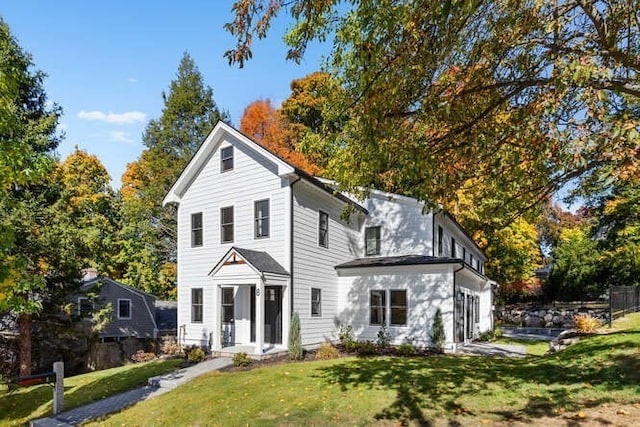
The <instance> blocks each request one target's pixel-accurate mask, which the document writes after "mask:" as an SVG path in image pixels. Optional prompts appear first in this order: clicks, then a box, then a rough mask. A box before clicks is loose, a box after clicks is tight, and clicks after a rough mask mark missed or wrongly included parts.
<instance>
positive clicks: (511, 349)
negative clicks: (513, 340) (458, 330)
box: [456, 342, 527, 357]
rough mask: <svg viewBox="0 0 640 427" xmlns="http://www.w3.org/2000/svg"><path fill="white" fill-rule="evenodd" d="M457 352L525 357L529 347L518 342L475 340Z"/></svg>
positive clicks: (474, 354)
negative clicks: (505, 342) (500, 342)
mask: <svg viewBox="0 0 640 427" xmlns="http://www.w3.org/2000/svg"><path fill="white" fill-rule="evenodd" d="M456 353H457V354H462V355H469V356H501V357H524V356H526V355H527V348H526V347H525V346H523V345H517V344H493V343H485V342H473V343H470V344H465V346H464V347H461V348H459V349H458V350H457V351H456Z"/></svg>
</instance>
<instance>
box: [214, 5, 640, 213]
mask: <svg viewBox="0 0 640 427" xmlns="http://www.w3.org/2000/svg"><path fill="white" fill-rule="evenodd" d="M284 5H285V2H284V1H282V0H277V1H266V0H249V1H238V2H236V3H235V4H234V6H233V11H234V13H235V19H234V20H233V22H230V23H229V24H228V25H227V29H228V30H229V31H230V33H231V34H232V35H233V36H235V37H236V38H237V44H236V46H235V48H233V49H231V50H229V51H228V52H227V53H226V56H227V58H228V59H229V61H230V62H231V63H237V64H239V65H240V66H242V65H243V64H244V62H245V61H246V60H248V59H249V58H250V57H251V41H252V38H253V37H254V36H257V37H265V36H266V35H267V32H268V30H269V27H270V24H271V21H272V19H273V18H274V17H275V16H276V15H277V14H278V13H281V12H283V11H284V10H287V11H288V12H289V13H290V15H291V19H292V20H293V24H292V26H291V27H290V30H289V31H288V33H287V34H286V36H285V40H286V41H287V42H288V44H289V45H290V50H289V52H288V58H290V59H293V60H295V61H299V60H300V59H301V58H302V57H303V55H304V51H305V48H306V46H307V45H308V43H309V42H311V41H312V40H324V39H326V38H328V37H333V50H332V53H331V56H330V58H329V60H328V70H329V71H330V72H331V74H332V75H334V76H335V77H336V78H337V79H338V81H339V82H340V86H341V88H342V89H343V91H338V92H335V93H334V96H332V97H331V102H329V105H331V106H332V108H331V111H328V112H326V114H327V117H328V118H344V117H346V118H347V119H348V120H347V122H346V123H345V125H344V126H343V127H342V128H341V130H340V132H338V133H337V134H335V135H328V137H330V138H331V139H332V140H333V141H337V142H334V145H336V146H338V147H340V150H338V151H337V152H336V153H335V156H334V158H333V159H332V162H331V164H330V165H329V168H330V169H331V170H332V171H333V172H334V176H335V178H337V180H338V181H339V182H340V183H341V184H342V185H343V187H344V188H347V189H353V188H367V187H369V186H371V185H374V186H378V187H380V186H383V187H384V186H386V187H387V188H389V189H393V190H395V191H399V192H403V193H408V194H409V195H413V196H415V197H419V198H422V199H426V200H427V201H430V202H431V203H436V202H445V201H447V200H451V199H452V198H455V194H456V191H457V190H459V189H460V188H462V187H463V186H464V185H465V184H466V183H468V182H469V181H470V180H471V181H473V180H484V179H486V178H487V177H489V179H486V181H488V182H490V183H491V189H493V188H495V189H497V190H499V191H500V194H502V197H499V198H497V200H498V201H502V204H501V203H498V204H497V206H496V209H497V211H496V214H499V216H503V213H502V210H503V204H504V205H505V208H504V210H506V214H504V216H505V217H508V218H510V220H513V219H514V218H516V217H517V215H515V216H514V215H513V212H518V211H525V210H527V209H529V208H530V207H531V206H535V204H536V203H537V202H538V201H540V200H544V199H546V198H547V197H548V195H549V194H552V193H553V192H555V191H556V190H557V189H558V188H560V186H562V185H563V184H564V183H566V182H568V181H570V180H572V179H574V178H585V177H590V176H596V177H598V178H597V179H604V178H605V177H607V176H613V177H619V178H621V179H627V178H629V177H631V176H634V175H637V174H638V166H639V165H638V162H639V160H638V159H640V156H638V155H637V154H638V150H639V136H638V130H639V128H638V125H639V119H640V117H639V114H638V109H635V108H633V105H634V102H635V101H636V100H637V99H638V98H639V97H640V84H639V81H638V71H640V55H639V53H640V43H639V41H640V40H639V39H640V28H639V27H640V21H638V19H635V17H637V16H638V14H639V12H640V10H639V5H638V3H637V2H629V1H626V0H615V1H606V2H605V1H601V0H596V1H584V0H567V1H559V2H551V1H522V2H510V1H495V2H480V1H473V0H460V1H445V2H415V1H408V0H407V1H394V2H390V1H386V0H379V1H370V2H364V1H354V2H352V3H350V4H349V5H344V4H343V3H341V2H335V1H329V2H326V1H302V0H296V1H293V2H289V3H286V5H287V8H286V9H284V8H283V7H282V6H284ZM354 158H355V159H358V161H359V165H358V168H354V167H349V166H350V165H351V162H352V159H354ZM478 164H481V165H482V167H480V168H479V167H478V166H477V165H478ZM351 166H352V165H351Z"/></svg>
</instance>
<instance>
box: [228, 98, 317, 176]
mask: <svg viewBox="0 0 640 427" xmlns="http://www.w3.org/2000/svg"><path fill="white" fill-rule="evenodd" d="M240 131H241V132H242V133H244V134H245V135H247V136H249V137H250V138H252V139H254V140H255V141H256V142H257V143H259V144H260V145H262V146H263V147H265V148H266V149H267V150H269V151H271V152H272V153H273V154H275V155H277V156H278V157H280V158H281V159H283V160H285V161H286V162H288V163H291V164H292V165H294V166H296V167H298V168H300V169H302V170H303V171H305V172H307V173H308V174H311V175H316V174H317V173H318V172H319V171H320V168H319V167H318V166H317V165H315V164H313V163H312V162H311V161H310V160H309V159H308V158H307V157H306V156H305V155H304V154H302V153H301V152H299V151H297V150H296V143H297V141H296V138H295V137H294V135H295V132H294V131H293V129H292V128H291V126H290V125H289V123H288V122H287V121H286V120H285V119H284V118H283V117H282V116H281V115H280V113H279V112H278V110H276V109H275V108H274V107H273V106H272V105H271V101H270V100H269V99H266V100H262V99H259V100H257V101H254V102H252V103H251V104H249V106H248V107H247V108H245V110H244V114H243V115H242V119H241V120H240Z"/></svg>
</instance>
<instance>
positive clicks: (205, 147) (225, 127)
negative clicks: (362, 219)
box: [162, 121, 368, 214]
mask: <svg viewBox="0 0 640 427" xmlns="http://www.w3.org/2000/svg"><path fill="white" fill-rule="evenodd" d="M225 133H226V134H228V135H231V136H232V137H234V138H235V139H236V140H237V141H239V142H241V143H244V144H246V145H248V146H250V147H251V148H252V149H254V150H255V151H257V152H259V153H260V154H261V155H263V156H265V157H266V158H267V159H269V160H270V161H272V162H273V163H275V164H276V166H277V168H278V176H280V177H286V176H298V177H300V178H302V179H304V180H305V181H308V182H310V183H311V184H313V185H315V186H316V187H318V188H320V189H322V190H324V191H326V192H327V193H329V194H330V195H332V196H334V197H336V198H338V199H339V200H341V201H342V202H344V203H347V204H350V205H353V206H354V207H355V208H356V209H357V210H359V211H360V212H362V213H364V214H367V213H368V211H367V210H366V209H365V208H364V207H362V206H361V205H360V204H359V203H356V202H355V201H353V200H351V199H350V198H348V197H346V196H345V195H344V194H342V193H340V192H338V191H336V190H335V189H334V188H332V187H331V186H329V185H326V184H325V183H323V182H321V181H320V180H319V179H318V178H316V177H314V176H312V175H310V174H308V173H307V172H305V171H303V170H302V169H300V168H298V167H296V166H294V165H292V164H291V163H289V162H287V161H286V160H284V159H282V158H281V157H279V156H278V155H277V154H275V153H273V152H272V151H271V150H269V149H267V148H265V147H264V146H262V145H261V144H259V143H258V142H256V141H255V140H253V139H252V138H250V137H249V136H247V135H245V134H243V133H242V132H240V131H239V130H238V129H236V128H234V127H233V126H231V125H229V124H227V123H224V122H222V121H220V122H218V124H216V126H215V127H214V128H213V130H212V131H211V132H210V133H209V135H207V137H206V138H205V139H204V141H203V142H202V144H201V145H200V147H199V148H198V150H197V151H196V152H195V154H194V155H193V156H192V157H191V160H189V163H187V166H186V167H185V168H184V170H183V171H182V173H181V174H180V176H179V177H178V179H177V180H176V182H175V183H174V184H173V186H172V187H171V189H170V190H169V192H168V193H167V195H166V196H165V198H164V200H163V201H162V205H163V206H164V205H166V204H168V203H180V200H181V199H182V196H183V195H184V193H185V192H186V190H187V189H188V188H189V186H190V185H191V183H192V182H193V180H194V179H195V178H196V177H197V176H198V173H200V171H201V170H202V168H203V167H204V166H205V165H206V163H207V160H208V159H209V157H210V156H211V154H212V153H213V152H215V150H216V149H217V148H218V146H219V145H220V143H221V142H222V140H223V137H224V135H225Z"/></svg>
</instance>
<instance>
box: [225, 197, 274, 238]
mask: <svg viewBox="0 0 640 427" xmlns="http://www.w3.org/2000/svg"><path fill="white" fill-rule="evenodd" d="M258 202H267V204H268V206H269V216H268V217H267V221H268V223H269V234H268V235H266V236H260V237H258V236H256V220H257V219H256V203H258ZM233 215H234V218H233V219H234V221H235V212H234V214H233ZM234 231H235V230H234ZM234 234H235V233H234ZM233 237H235V235H234V236H233ZM270 238H271V198H266V199H256V200H254V201H253V240H264V239H270Z"/></svg>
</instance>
